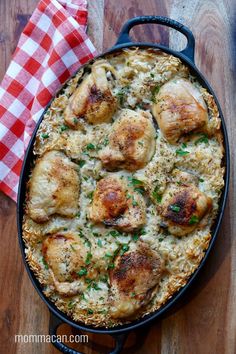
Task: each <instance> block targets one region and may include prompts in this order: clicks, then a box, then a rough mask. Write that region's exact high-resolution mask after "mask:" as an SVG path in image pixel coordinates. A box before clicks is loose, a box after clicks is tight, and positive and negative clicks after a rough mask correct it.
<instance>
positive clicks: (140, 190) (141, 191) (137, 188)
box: [134, 187, 145, 194]
mask: <svg viewBox="0 0 236 354" xmlns="http://www.w3.org/2000/svg"><path fill="white" fill-rule="evenodd" d="M134 190H135V192H138V193H140V194H144V193H145V189H144V188H143V187H135V188H134Z"/></svg>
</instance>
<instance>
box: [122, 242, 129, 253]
mask: <svg viewBox="0 0 236 354" xmlns="http://www.w3.org/2000/svg"><path fill="white" fill-rule="evenodd" d="M128 250H129V245H127V244H124V245H123V246H122V248H121V254H122V255H123V254H124V253H125V252H127V251H128Z"/></svg>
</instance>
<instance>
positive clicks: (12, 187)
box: [0, 0, 96, 200]
mask: <svg viewBox="0 0 236 354" xmlns="http://www.w3.org/2000/svg"><path fill="white" fill-rule="evenodd" d="M86 22H87V1H86V0H41V1H40V2H39V4H38V6H37V8H36V10H35V11H34V13H33V15H32V17H31V18H30V20H29V22H28V24H27V25H26V27H25V29H24V31H23V33H22V34H21V37H20V40H19V43H18V45H17V48H16V51H15V53H14V55H13V58H12V61H11V63H10V66H9V68H8V70H7V72H6V74H5V77H4V78H3V81H2V83H1V86H0V189H1V190H2V191H3V192H5V193H6V194H7V195H8V196H10V197H11V198H12V199H14V200H16V198H17V189H18V181H19V175H20V170H21V166H22V161H23V158H24V152H25V148H26V146H27V144H28V142H29V140H30V136H31V135H32V132H33V130H34V127H35V125H36V123H37V121H38V119H39V118H40V116H41V114H42V113H43V111H44V108H45V106H46V105H47V104H48V102H49V101H50V99H51V98H52V97H53V96H54V94H55V92H56V91H57V90H58V89H59V87H60V86H61V85H62V84H63V82H65V80H66V79H68V78H69V77H70V75H72V74H73V73H74V72H75V71H76V69H78V68H79V67H80V66H81V65H82V64H84V63H85V62H86V61H87V60H89V59H91V58H93V57H94V55H95V54H96V51H95V48H94V46H93V44H92V43H91V41H90V40H89V38H88V37H87V35H86V33H85V30H86Z"/></svg>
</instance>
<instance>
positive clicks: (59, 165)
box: [28, 150, 80, 223]
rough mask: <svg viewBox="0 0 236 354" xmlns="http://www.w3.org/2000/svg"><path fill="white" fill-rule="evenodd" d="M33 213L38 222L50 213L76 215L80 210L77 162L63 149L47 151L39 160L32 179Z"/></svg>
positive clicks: (29, 207)
mask: <svg viewBox="0 0 236 354" xmlns="http://www.w3.org/2000/svg"><path fill="white" fill-rule="evenodd" d="M29 187H30V190H29V206H28V211H29V216H30V217H31V218H32V219H33V220H34V221H36V222H37V223H43V222H45V221H48V220H49V217H50V215H53V214H59V215H62V216H67V217H73V216H75V215H76V213H77V212H78V208H79V206H78V204H79V188H80V183H79V176H78V173H77V165H76V164H74V163H73V162H71V160H70V159H69V158H68V157H67V156H66V155H65V154H64V153H62V152H60V151H55V150H54V151H49V152H46V153H45V154H44V155H43V156H42V157H41V158H40V159H38V160H37V162H36V165H35V168H34V170H33V173H32V177H31V179H30V186H29Z"/></svg>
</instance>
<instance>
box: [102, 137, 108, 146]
mask: <svg viewBox="0 0 236 354" xmlns="http://www.w3.org/2000/svg"><path fill="white" fill-rule="evenodd" d="M108 144H109V139H108V138H105V139H104V140H103V145H104V146H107V145H108Z"/></svg>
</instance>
